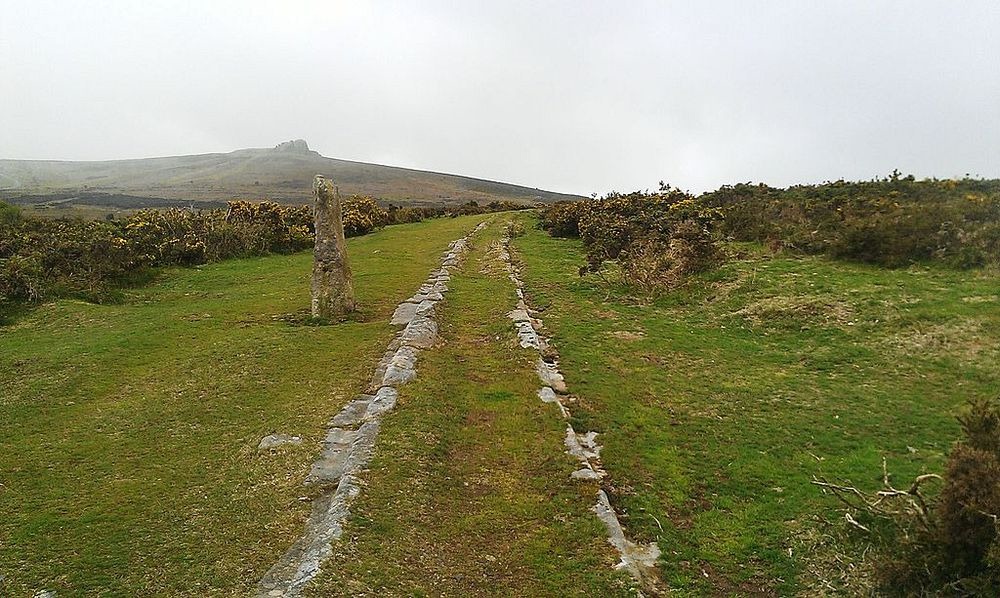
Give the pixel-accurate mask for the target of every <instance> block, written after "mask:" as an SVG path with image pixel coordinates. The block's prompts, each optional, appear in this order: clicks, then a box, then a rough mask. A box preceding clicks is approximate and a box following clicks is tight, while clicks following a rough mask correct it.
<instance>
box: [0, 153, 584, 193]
mask: <svg viewBox="0 0 1000 598" xmlns="http://www.w3.org/2000/svg"><path fill="white" fill-rule="evenodd" d="M316 174H322V175H325V176H327V177H328V178H331V179H332V180H334V181H336V182H337V184H338V185H339V186H340V189H341V192H342V193H345V194H355V193H356V194H362V195H371V196H373V197H378V198H381V199H383V200H385V201H387V202H395V203H399V204H406V205H418V204H425V205H426V204H439V205H440V204H449V205H452V204H459V203H465V202H468V201H478V202H480V203H488V202H490V201H493V200H512V201H519V202H524V203H535V202H546V203H548V202H554V201H558V200H561V199H579V197H577V196H571V195H564V194H560V193H553V192H550V191H542V190H540V189H532V188H530V187H523V186H520V185H511V184H507V183H500V182H496V181H487V180H483V179H476V178H471V177H464V176H458V175H452V174H442V173H436V172H427V171H422V170H412V169H407V168H397V167H394V166H382V165H378V164H367V163H364V162H353V161H350V160H338V159H334V158H327V157H324V156H321V155H320V154H319V153H318V152H315V151H313V150H310V149H309V146H308V145H307V144H306V142H305V141H303V140H296V141H288V142H284V143H281V144H278V145H277V146H276V147H274V148H271V149H241V150H236V151H233V152H229V153H225V154H199V155H193V156H172V157H163V158H142V159H135V160H110V161H99V162H69V161H54V160H0V199H7V200H9V201H12V202H14V203H19V204H22V205H25V204H27V205H30V204H39V203H49V202H53V203H59V204H66V203H71V204H75V205H97V206H113V207H119V208H129V207H148V206H149V205H150V204H153V205H156V206H164V207H168V206H171V205H175V204H176V203H177V202H185V203H188V202H216V203H217V202H223V201H227V200H230V199H233V198H241V199H263V198H269V199H272V200H275V201H280V202H283V203H303V202H306V201H308V200H309V197H310V196H309V194H310V189H311V184H312V178H313V176H314V175H316ZM149 198H154V199H153V201H150V199H149Z"/></svg>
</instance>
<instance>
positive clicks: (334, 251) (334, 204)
mask: <svg viewBox="0 0 1000 598" xmlns="http://www.w3.org/2000/svg"><path fill="white" fill-rule="evenodd" d="M313 218H314V219H315V220H314V221H315V224H316V248H315V249H314V250H313V271H312V315H313V317H314V318H334V317H337V316H342V315H344V314H346V313H348V312H351V311H354V286H353V285H352V283H351V267H350V265H348V263H347V244H346V243H345V242H344V221H343V216H342V215H341V212H340V191H339V190H338V189H337V188H336V187H334V186H333V183H331V182H330V181H328V180H326V179H324V178H323V176H322V175H316V178H315V180H313Z"/></svg>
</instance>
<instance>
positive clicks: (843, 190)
mask: <svg viewBox="0 0 1000 598" xmlns="http://www.w3.org/2000/svg"><path fill="white" fill-rule="evenodd" d="M541 226H542V228H544V229H545V230H547V231H548V232H549V233H550V234H551V235H553V236H556V237H579V238H580V239H582V240H583V242H584V246H585V247H586V249H587V256H586V257H587V266H586V269H585V270H582V271H581V273H583V272H584V271H586V272H598V273H600V272H602V270H603V266H604V264H605V262H608V261H616V262H617V263H618V265H619V267H620V270H618V272H619V273H620V275H621V279H622V280H623V281H625V282H626V283H628V284H630V285H631V286H633V287H634V288H635V289H637V290H639V291H641V292H642V293H643V294H645V295H652V294H655V293H656V292H657V291H662V290H665V289H671V288H676V287H678V286H680V285H681V284H682V283H683V281H684V280H685V279H686V278H687V277H688V276H690V275H691V274H696V273H698V272H703V271H705V270H708V269H710V268H711V267H712V266H713V265H716V264H717V263H718V262H719V259H720V256H721V255H722V254H721V252H720V251H719V249H718V242H719V241H752V242H756V243H760V244H763V245H765V246H767V247H769V248H770V249H771V250H772V251H773V252H781V251H793V252H799V253H805V254H822V255H827V256H829V257H832V258H836V259H843V260H847V261H854V262H864V263H870V264H877V265H881V266H888V267H903V266H908V265H911V264H917V263H930V262H937V263H942V264H945V265H948V266H951V267H955V268H961V269H970V268H980V267H989V266H993V267H995V266H998V265H1000V181H998V180H976V179H962V180H936V179H931V180H923V181H917V180H915V179H914V177H913V176H906V177H904V176H901V175H900V174H899V173H898V172H894V173H893V174H892V175H890V176H888V177H886V178H883V179H878V180H874V181H865V182H847V181H836V182H831V183H823V184H820V185H797V186H793V187H789V188H787V189H778V188H774V187H769V186H767V185H752V184H740V185H731V186H730V185H727V186H724V187H721V188H719V189H718V190H716V191H712V192H709V193H704V194H702V195H700V196H698V197H694V196H692V195H690V194H687V193H684V192H681V191H679V190H677V189H674V188H672V187H670V186H669V185H665V184H663V183H661V184H660V189H659V190H658V191H657V192H655V193H650V192H648V191H637V192H634V193H629V194H621V193H610V194H608V195H606V196H604V197H601V198H598V199H594V200H588V201H579V202H562V203H557V204H553V205H551V206H548V207H547V208H545V209H544V210H543V211H542V214H541Z"/></svg>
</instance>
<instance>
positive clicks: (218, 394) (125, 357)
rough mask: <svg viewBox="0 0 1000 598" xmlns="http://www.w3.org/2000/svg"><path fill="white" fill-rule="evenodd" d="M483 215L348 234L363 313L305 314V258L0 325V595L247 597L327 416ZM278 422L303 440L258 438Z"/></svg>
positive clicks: (298, 491) (278, 543)
mask: <svg viewBox="0 0 1000 598" xmlns="http://www.w3.org/2000/svg"><path fill="white" fill-rule="evenodd" d="M479 220H481V217H473V218H458V219H439V220H433V221H429V222H425V223H420V224H416V225H402V226H395V227H391V228H389V229H386V230H383V231H380V232H378V233H375V234H372V235H368V236H365V237H359V238H356V239H351V240H350V241H349V252H350V257H351V260H352V266H353V268H354V273H355V287H356V289H357V292H358V298H359V301H360V304H361V306H362V313H361V315H360V317H359V318H358V319H357V321H349V322H345V323H342V324H338V325H334V326H296V325H293V324H291V323H289V322H286V321H282V320H280V319H275V318H276V317H277V318H281V317H285V316H287V315H289V314H291V315H292V316H293V317H292V319H295V317H300V316H301V314H302V311H303V310H304V309H307V308H308V302H309V269H310V267H311V261H312V258H311V254H309V253H303V254H298V255H291V256H273V257H266V258H260V259H249V260H234V261H228V262H224V263H219V264H213V265H209V266H204V267H201V268H197V269H177V270H170V271H167V272H165V273H163V274H162V276H161V277H160V279H159V280H158V281H157V282H155V283H154V284H152V285H150V286H148V287H144V288H140V289H136V290H132V291H129V292H128V296H127V300H126V302H125V303H123V304H121V305H92V304H87V303H83V302H78V301H68V300H64V301H56V302H54V303H49V304H46V305H43V306H41V307H39V308H38V309H35V310H33V311H30V312H28V313H24V314H20V315H19V316H18V319H17V320H16V321H15V322H14V323H13V324H10V325H8V326H5V327H2V328H0V514H2V516H0V575H2V576H4V579H3V580H2V581H0V594H2V595H5V596H6V595H8V594H10V595H15V596H16V595H22V594H24V595H30V593H31V592H33V591H35V590H39V589H41V588H49V589H53V590H56V591H57V592H58V594H59V595H60V596H83V595H86V596H100V595H109V596H110V595H141V596H150V595H197V596H204V595H213V594H223V595H245V594H246V593H248V592H249V591H250V589H252V588H253V586H254V584H255V583H256V581H257V579H259V577H260V576H261V575H262V574H263V572H264V571H266V569H267V568H268V567H269V566H270V564H271V563H272V562H274V561H275V560H276V559H277V557H278V556H279V555H280V554H281V553H282V552H283V551H284V550H285V548H286V547H287V545H288V544H289V543H290V542H291V540H292V539H293V538H294V536H295V534H297V533H298V532H299V530H300V528H301V525H302V521H303V519H304V517H305V515H306V513H307V511H308V508H309V506H308V503H307V502H303V501H301V500H299V498H300V496H301V495H302V493H303V488H302V486H301V482H302V480H303V479H304V477H305V474H306V473H307V471H308V468H309V464H310V463H311V461H312V460H313V458H314V457H315V454H316V452H317V450H318V444H319V441H320V440H321V438H322V436H323V433H324V427H325V423H326V421H327V419H328V418H329V417H330V416H331V415H332V414H334V413H336V412H337V411H338V410H339V409H340V407H341V406H342V405H343V403H345V402H346V401H348V400H350V399H351V398H353V396H354V395H355V394H357V393H358V392H359V391H360V390H361V389H362V388H363V387H364V383H365V381H366V380H367V379H368V377H369V376H370V375H371V371H372V369H373V366H374V363H375V362H376V361H377V359H378V358H379V357H380V356H381V353H382V351H383V350H384V347H385V345H386V343H387V342H388V340H389V339H390V338H391V336H392V334H393V333H394V331H393V329H392V328H390V327H389V325H388V319H389V315H390V314H391V313H392V310H393V309H394V307H395V305H396V303H398V302H399V301H401V300H402V299H404V298H406V297H407V296H409V295H410V294H411V293H412V292H413V291H414V290H415V289H416V288H417V287H418V286H419V285H420V283H421V282H422V281H423V280H424V279H425V278H426V276H427V273H428V272H429V271H430V270H431V269H432V268H434V267H436V265H437V264H438V263H439V261H440V254H441V252H442V251H443V250H444V249H445V247H446V245H447V243H448V242H450V241H451V240H453V239H456V238H458V237H460V236H462V235H463V234H465V233H466V232H467V231H468V230H470V229H471V228H472V227H473V226H474V225H475V223H476V222H478V221H479ZM272 432H280V433H288V434H298V435H301V436H302V437H303V439H304V441H305V442H304V443H303V445H302V446H300V447H291V448H288V449H287V450H280V451H276V452H275V453H273V454H272V453H269V452H265V453H260V452H258V451H257V450H256V445H257V442H258V441H259V440H260V438H261V437H262V436H265V435H267V434H269V433H272Z"/></svg>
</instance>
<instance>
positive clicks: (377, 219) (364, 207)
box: [310, 195, 389, 237]
mask: <svg viewBox="0 0 1000 598" xmlns="http://www.w3.org/2000/svg"><path fill="white" fill-rule="evenodd" d="M341 209H342V212H343V218H344V234H345V235H346V236H348V237H356V236H359V235H365V234H368V233H370V232H372V231H373V230H376V229H379V228H382V227H384V226H385V225H387V224H389V212H388V211H386V210H384V209H382V208H381V207H379V205H378V203H377V202H376V201H375V200H374V199H372V198H371V197H368V196H362V195H352V196H351V197H348V198H347V199H345V200H344V201H343V202H342V207H341ZM310 217H311V215H310Z"/></svg>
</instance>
